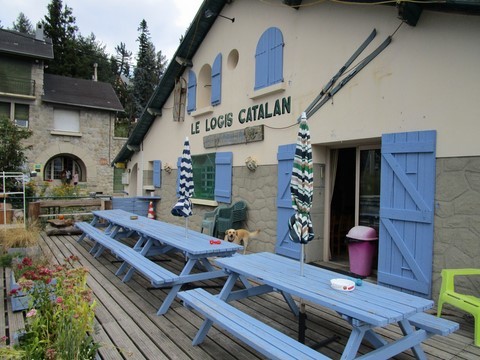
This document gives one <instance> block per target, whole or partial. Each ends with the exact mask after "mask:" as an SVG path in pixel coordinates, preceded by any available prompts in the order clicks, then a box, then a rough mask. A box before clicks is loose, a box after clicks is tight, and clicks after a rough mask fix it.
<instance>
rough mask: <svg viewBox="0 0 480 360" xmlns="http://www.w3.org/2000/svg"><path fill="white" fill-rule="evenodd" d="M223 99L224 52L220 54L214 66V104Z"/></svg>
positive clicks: (212, 98) (212, 101)
mask: <svg viewBox="0 0 480 360" xmlns="http://www.w3.org/2000/svg"><path fill="white" fill-rule="evenodd" d="M221 100H222V54H218V55H217V57H216V58H215V61H214V62H213V66H212V95H211V103H212V105H219V104H220V102H221Z"/></svg>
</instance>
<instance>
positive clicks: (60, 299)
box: [55, 296, 63, 304]
mask: <svg viewBox="0 0 480 360" xmlns="http://www.w3.org/2000/svg"><path fill="white" fill-rule="evenodd" d="M55 301H56V303H57V304H61V303H63V298H62V297H61V296H59V297H57V300H55Z"/></svg>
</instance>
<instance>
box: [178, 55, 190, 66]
mask: <svg viewBox="0 0 480 360" xmlns="http://www.w3.org/2000/svg"><path fill="white" fill-rule="evenodd" d="M175 61H176V62H177V63H179V64H180V65H182V66H185V67H193V63H192V60H189V59H184V58H182V57H180V56H175Z"/></svg>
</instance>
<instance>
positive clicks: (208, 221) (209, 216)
mask: <svg viewBox="0 0 480 360" xmlns="http://www.w3.org/2000/svg"><path fill="white" fill-rule="evenodd" d="M225 207H226V205H220V206H218V207H217V208H215V210H213V211H207V212H206V213H205V214H203V220H202V228H201V230H200V232H201V233H203V229H206V230H207V234H208V235H210V236H214V234H215V227H216V224H217V217H218V211H219V210H220V209H222V208H225Z"/></svg>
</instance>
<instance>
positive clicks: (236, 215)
mask: <svg viewBox="0 0 480 360" xmlns="http://www.w3.org/2000/svg"><path fill="white" fill-rule="evenodd" d="M246 220H247V203H246V202H245V201H237V202H236V203H234V204H233V205H231V206H227V207H224V208H222V209H220V210H219V211H218V216H217V224H216V229H215V231H216V234H217V237H218V238H220V239H223V238H224V237H225V231H227V230H228V229H240V228H241V227H242V224H243V222H244V221H246Z"/></svg>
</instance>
